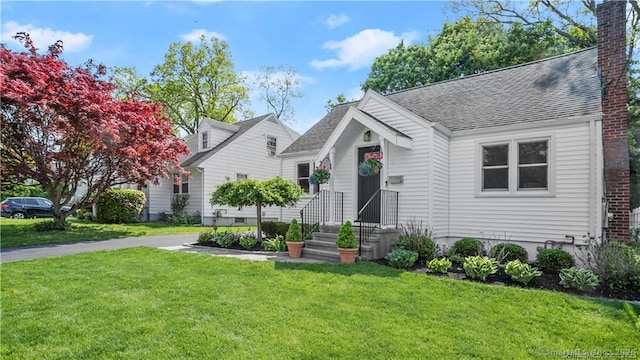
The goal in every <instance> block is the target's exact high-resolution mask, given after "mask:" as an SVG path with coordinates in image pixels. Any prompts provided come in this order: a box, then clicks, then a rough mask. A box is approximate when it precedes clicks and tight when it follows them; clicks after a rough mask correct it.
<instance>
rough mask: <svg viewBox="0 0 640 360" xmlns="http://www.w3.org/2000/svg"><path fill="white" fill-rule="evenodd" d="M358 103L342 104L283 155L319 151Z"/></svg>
mask: <svg viewBox="0 0 640 360" xmlns="http://www.w3.org/2000/svg"><path fill="white" fill-rule="evenodd" d="M356 104H357V103H356V102H351V103H345V104H340V105H338V106H336V107H334V108H333V109H332V110H331V111H330V112H329V113H328V114H327V115H325V117H323V118H322V120H320V121H318V122H317V123H316V124H315V125H313V126H312V127H311V129H309V130H307V132H305V133H304V134H303V135H302V136H300V137H299V138H297V139H296V141H294V142H293V143H291V145H289V146H288V147H287V148H286V149H284V151H282V153H281V154H290V153H297V152H301V151H308V150H317V149H320V148H321V147H322V145H324V143H325V142H326V141H327V139H329V136H331V133H332V132H333V130H334V129H335V128H336V126H338V123H339V122H340V120H342V117H343V116H344V114H345V113H346V112H347V110H349V108H350V107H351V106H355V105H356Z"/></svg>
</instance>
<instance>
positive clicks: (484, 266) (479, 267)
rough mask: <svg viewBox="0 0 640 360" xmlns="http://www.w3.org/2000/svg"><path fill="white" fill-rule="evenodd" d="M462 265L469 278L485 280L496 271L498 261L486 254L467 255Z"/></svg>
mask: <svg viewBox="0 0 640 360" xmlns="http://www.w3.org/2000/svg"><path fill="white" fill-rule="evenodd" d="M462 267H463V269H464V272H465V274H467V276H468V277H469V278H471V279H479V280H482V281H486V280H487V277H489V275H491V274H495V273H497V272H498V261H496V259H493V258H489V257H487V256H479V255H478V256H468V257H466V258H465V259H464V264H463V265H462Z"/></svg>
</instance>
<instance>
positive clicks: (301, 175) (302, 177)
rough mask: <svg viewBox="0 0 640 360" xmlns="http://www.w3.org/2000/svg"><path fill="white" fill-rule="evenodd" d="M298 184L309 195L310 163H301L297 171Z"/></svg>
mask: <svg viewBox="0 0 640 360" xmlns="http://www.w3.org/2000/svg"><path fill="white" fill-rule="evenodd" d="M296 174H297V175H296V177H297V183H298V185H300V187H301V188H302V190H304V192H305V193H307V194H308V193H309V185H310V184H309V163H300V164H298V165H297V169H296Z"/></svg>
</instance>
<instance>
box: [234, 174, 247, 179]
mask: <svg viewBox="0 0 640 360" xmlns="http://www.w3.org/2000/svg"><path fill="white" fill-rule="evenodd" d="M248 178H249V175H247V174H236V180H246V179H248Z"/></svg>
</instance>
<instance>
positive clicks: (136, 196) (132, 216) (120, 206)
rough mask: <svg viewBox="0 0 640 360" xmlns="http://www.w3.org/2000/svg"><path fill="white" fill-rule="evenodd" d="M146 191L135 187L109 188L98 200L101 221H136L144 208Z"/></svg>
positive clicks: (98, 217) (110, 222)
mask: <svg viewBox="0 0 640 360" xmlns="http://www.w3.org/2000/svg"><path fill="white" fill-rule="evenodd" d="M145 201H146V199H145V196H144V193H143V192H142V191H140V190H133V189H107V191H105V192H104V193H103V194H102V195H101V196H100V197H99V198H98V201H97V202H96V206H97V208H98V215H97V217H96V221H97V222H100V223H107V224H113V223H125V224H128V223H134V222H137V221H138V217H139V216H140V214H141V213H142V210H143V209H144V203H145Z"/></svg>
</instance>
